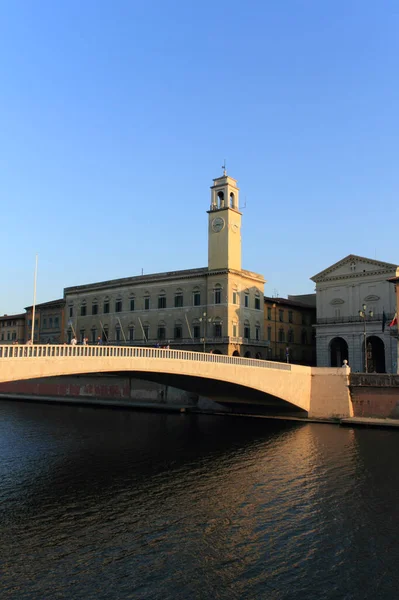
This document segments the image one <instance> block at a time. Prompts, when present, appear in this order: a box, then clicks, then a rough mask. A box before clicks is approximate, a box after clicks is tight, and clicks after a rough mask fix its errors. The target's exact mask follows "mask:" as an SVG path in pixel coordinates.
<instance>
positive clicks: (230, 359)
mask: <svg viewBox="0 0 399 600" xmlns="http://www.w3.org/2000/svg"><path fill="white" fill-rule="evenodd" d="M73 357H76V358H79V359H82V358H158V359H159V358H163V359H165V358H169V359H175V360H190V361H196V362H207V363H220V364H229V365H237V366H240V365H241V366H246V367H257V368H263V369H279V370H280V371H291V365H290V364H287V363H279V362H273V361H267V360H259V359H256V358H241V357H240V356H226V355H224V354H207V353H204V352H193V351H191V350H167V349H165V348H143V347H139V346H101V345H99V346H71V345H66V344H62V345H56V344H43V345H41V344H34V345H30V346H29V345H26V346H19V345H3V346H0V360H2V359H5V360H7V359H11V358H12V359H15V358H17V359H21V360H23V359H31V358H34V359H38V358H47V359H48V358H73Z"/></svg>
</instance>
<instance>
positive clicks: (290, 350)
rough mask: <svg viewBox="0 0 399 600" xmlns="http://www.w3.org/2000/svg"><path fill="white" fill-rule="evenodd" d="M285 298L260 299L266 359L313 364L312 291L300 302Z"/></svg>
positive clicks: (313, 313) (314, 295)
mask: <svg viewBox="0 0 399 600" xmlns="http://www.w3.org/2000/svg"><path fill="white" fill-rule="evenodd" d="M294 298H295V297H293V296H291V297H289V298H288V299H287V298H268V297H266V296H265V298H264V332H265V339H266V340H267V342H268V343H269V346H268V351H269V358H270V360H278V361H286V362H290V363H297V364H303V365H315V364H316V342H315V332H314V328H313V325H314V324H315V323H316V294H313V297H312V295H307V296H306V297H304V300H306V301H304V302H301V301H299V300H296V299H294Z"/></svg>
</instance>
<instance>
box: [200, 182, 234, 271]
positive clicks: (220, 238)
mask: <svg viewBox="0 0 399 600" xmlns="http://www.w3.org/2000/svg"><path fill="white" fill-rule="evenodd" d="M238 196H239V189H238V187H237V181H236V180H235V179H233V178H232V177H229V176H228V175H226V171H224V173H223V175H222V177H218V178H217V179H214V180H213V186H212V187H211V206H210V209H209V210H208V215H209V227H208V269H209V270H210V271H213V270H215V269H234V270H236V271H241V213H240V211H239V210H238Z"/></svg>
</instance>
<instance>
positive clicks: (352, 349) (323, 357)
mask: <svg viewBox="0 0 399 600" xmlns="http://www.w3.org/2000/svg"><path fill="white" fill-rule="evenodd" d="M398 275H399V267H398V266H397V265H395V264H391V263H386V262H381V261H378V260H373V259H371V258H365V257H362V256H356V255H354V254H350V255H349V256H346V257H345V258H343V259H342V260H340V261H339V262H337V263H335V264H334V265H332V266H331V267H328V268H327V269H325V270H324V271H322V272H321V273H318V274H317V275H315V276H314V277H312V278H311V279H312V281H314V282H315V283H316V305H317V324H316V348H317V365H318V366H320V367H323V366H325V367H330V366H331V367H334V366H341V365H342V362H343V360H344V359H347V360H348V362H349V365H350V367H351V368H352V371H355V372H365V371H367V372H370V373H371V372H377V373H385V372H387V373H396V372H397V339H396V338H395V337H394V336H393V335H391V334H392V331H391V328H390V327H389V323H390V321H391V320H392V318H393V316H394V314H395V310H396V308H395V307H396V300H395V291H394V286H393V285H392V284H391V283H389V282H388V279H390V278H393V277H397V276H398ZM365 342H366V343H365ZM365 348H366V354H365Z"/></svg>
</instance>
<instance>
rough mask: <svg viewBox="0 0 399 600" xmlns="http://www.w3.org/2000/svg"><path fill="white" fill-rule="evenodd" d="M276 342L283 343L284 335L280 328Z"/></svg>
mask: <svg viewBox="0 0 399 600" xmlns="http://www.w3.org/2000/svg"><path fill="white" fill-rule="evenodd" d="M278 341H279V342H285V333H284V329H283V328H282V327H281V328H280V329H279V330H278Z"/></svg>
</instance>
